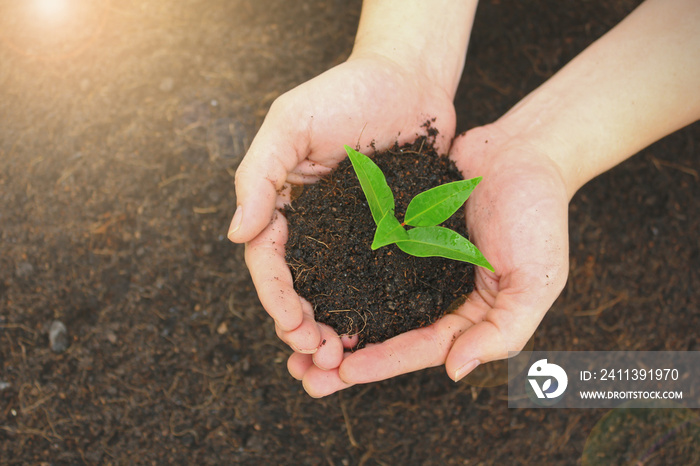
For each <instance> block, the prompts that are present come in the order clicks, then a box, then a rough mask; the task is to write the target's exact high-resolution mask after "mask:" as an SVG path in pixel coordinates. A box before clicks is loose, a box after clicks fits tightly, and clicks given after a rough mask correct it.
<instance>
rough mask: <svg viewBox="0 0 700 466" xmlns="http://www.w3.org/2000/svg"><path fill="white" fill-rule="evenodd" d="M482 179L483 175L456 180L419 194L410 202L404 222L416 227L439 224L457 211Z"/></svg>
mask: <svg viewBox="0 0 700 466" xmlns="http://www.w3.org/2000/svg"><path fill="white" fill-rule="evenodd" d="M480 181H481V177H477V178H472V179H470V180H463V181H455V182H453V183H447V184H443V185H441V186H438V187H436V188H433V189H429V190H427V191H425V192H422V193H420V194H418V195H417V196H416V197H414V198H413V199H412V200H411V202H410V203H409V204H408V208H407V209H406V215H405V216H404V223H406V225H411V226H414V227H431V226H435V225H439V224H440V223H442V222H444V221H445V220H447V219H448V218H450V217H451V216H452V214H454V213H455V212H457V209H459V208H460V207H461V206H462V205H463V204H464V202H465V201H466V200H467V198H468V197H469V195H470V194H471V193H472V191H473V190H474V188H476V185H478V184H479V182H480Z"/></svg>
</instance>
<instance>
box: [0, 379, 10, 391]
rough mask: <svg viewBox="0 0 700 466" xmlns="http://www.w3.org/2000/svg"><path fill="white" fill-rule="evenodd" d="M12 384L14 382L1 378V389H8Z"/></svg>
mask: <svg viewBox="0 0 700 466" xmlns="http://www.w3.org/2000/svg"><path fill="white" fill-rule="evenodd" d="M11 386H12V384H11V383H10V382H3V381H2V380H0V391H3V390H7V389H8V388H10V387H11Z"/></svg>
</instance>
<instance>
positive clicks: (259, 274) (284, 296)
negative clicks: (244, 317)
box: [245, 212, 303, 332]
mask: <svg viewBox="0 0 700 466" xmlns="http://www.w3.org/2000/svg"><path fill="white" fill-rule="evenodd" d="M286 242H287V222H286V220H285V218H284V216H283V215H282V214H280V213H278V212H276V213H275V215H274V218H273V221H272V222H271V223H270V224H269V225H268V226H267V228H266V229H265V230H264V231H263V232H262V233H261V234H260V235H258V236H257V237H256V238H255V239H254V240H252V241H250V242H249V243H247V244H246V248H245V261H246V265H247V266H248V269H249V270H250V276H251V278H252V280H253V284H254V285H255V289H256V290H257V292H258V297H259V298H260V303H261V304H262V306H263V307H264V308H265V310H266V311H267V313H268V314H270V316H271V317H272V318H273V319H274V320H275V323H276V324H277V325H278V326H279V327H280V329H281V330H282V331H285V332H288V331H291V330H294V329H295V328H297V327H299V325H301V323H302V320H303V312H302V308H301V304H300V302H299V297H298V295H297V294H296V292H295V291H294V285H293V282H292V274H291V272H290V271H289V267H287V263H286V262H285V259H284V244H285V243H286Z"/></svg>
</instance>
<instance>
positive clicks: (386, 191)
mask: <svg viewBox="0 0 700 466" xmlns="http://www.w3.org/2000/svg"><path fill="white" fill-rule="evenodd" d="M345 151H346V152H347V153H348V157H349V158H350V162H351V163H352V168H354V169H355V173H356V174H357V178H358V179H359V180H360V186H362V191H364V193H365V197H366V198H367V204H369V209H370V210H371V211H372V217H373V218H374V223H376V224H377V225H378V224H379V222H380V221H381V220H382V218H384V216H385V215H386V213H387V212H390V211H392V210H394V194H393V193H392V192H391V188H390V187H389V185H388V184H387V183H386V178H385V177H384V173H382V170H381V169H380V168H379V167H378V166H377V164H375V163H374V162H373V161H372V159H370V158H369V157H367V156H366V155H364V154H362V153H360V152H357V151H356V150H355V149H353V148H352V147H350V146H345Z"/></svg>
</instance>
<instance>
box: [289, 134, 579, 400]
mask: <svg viewBox="0 0 700 466" xmlns="http://www.w3.org/2000/svg"><path fill="white" fill-rule="evenodd" d="M450 156H451V157H452V158H453V160H454V161H455V163H456V164H457V167H458V168H459V169H460V170H461V171H462V173H463V175H464V177H465V178H472V177H475V176H482V177H483V181H482V182H481V183H480V185H479V186H478V187H477V188H476V189H475V190H474V192H473V193H472V195H471V197H470V198H469V200H468V201H467V207H466V209H467V227H468V230H469V233H470V237H471V240H472V241H473V242H474V243H475V244H476V246H477V247H478V248H479V249H480V250H481V252H482V253H483V254H484V256H485V257H486V258H487V259H488V260H489V262H490V263H491V264H492V265H493V266H494V268H495V273H491V272H489V271H488V270H486V269H484V268H482V267H477V268H476V277H475V290H474V291H473V292H472V293H471V294H470V295H469V297H468V299H467V301H466V302H465V303H464V305H462V306H461V307H460V308H459V309H457V310H456V311H455V312H453V313H451V314H448V315H446V316H444V317H443V318H441V319H440V320H438V321H437V322H436V323H434V324H433V325H431V326H429V327H424V328H421V329H417V330H412V331H410V332H407V333H404V334H402V335H398V336H396V337H394V338H392V339H390V340H387V341H385V342H383V343H379V344H375V345H368V346H367V347H366V348H363V349H361V350H358V351H356V352H354V353H345V354H344V355H341V356H336V358H341V359H342V363H341V364H340V366H339V367H338V368H334V369H332V370H323V368H320V367H319V366H318V365H314V364H313V363H312V361H311V360H310V359H309V358H308V356H306V355H303V354H301V353H298V352H297V353H295V354H293V355H292V356H291V357H290V359H289V362H288V367H289V370H290V372H291V374H292V375H293V376H295V377H296V378H298V379H300V380H302V381H303V384H304V387H305V389H306V391H307V392H308V393H309V394H311V395H312V396H317V397H318V396H325V395H328V394H330V393H333V392H335V391H337V390H340V389H343V388H345V387H348V386H350V385H353V384H357V383H368V382H373V381H378V380H383V379H387V378H390V377H394V376H397V375H400V374H404V373H407V372H412V371H416V370H420V369H424V368H427V367H433V366H438V365H442V364H444V365H445V369H446V370H447V373H448V375H449V377H451V378H452V379H454V380H459V379H461V378H462V377H464V376H465V375H467V374H468V373H469V372H471V371H472V370H473V369H474V368H475V367H476V366H477V365H479V364H481V363H485V362H489V361H493V360H497V359H504V358H507V357H508V356H509V352H517V351H520V350H521V349H522V348H523V347H524V345H525V343H526V342H527V341H528V340H529V338H530V337H531V336H532V334H533V333H534V331H535V329H536V328H537V326H538V325H539V323H540V321H541V320H542V318H543V317H544V315H545V313H546V312H547V311H548V310H549V308H550V307H551V305H552V303H553V302H554V300H555V299H556V298H557V296H558V295H559V293H560V292H561V290H562V288H563V287H564V284H565V282H566V277H567V275H568V202H569V196H568V194H567V189H566V186H565V183H564V180H563V178H562V176H561V174H560V171H559V170H558V168H557V165H556V164H555V163H554V162H552V160H551V159H550V158H549V157H547V156H546V155H545V154H543V153H542V152H541V151H539V150H537V149H536V148H535V147H534V146H530V145H528V144H527V143H526V142H522V141H518V140H516V138H513V137H510V136H509V135H508V134H506V133H505V132H504V131H503V130H502V129H500V128H499V127H498V123H495V124H493V125H490V126H486V127H482V128H476V129H474V130H471V131H469V132H467V133H466V134H464V135H462V136H460V137H458V138H457V139H456V140H455V141H454V144H453V147H452V149H451V151H450Z"/></svg>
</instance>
